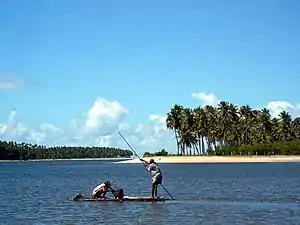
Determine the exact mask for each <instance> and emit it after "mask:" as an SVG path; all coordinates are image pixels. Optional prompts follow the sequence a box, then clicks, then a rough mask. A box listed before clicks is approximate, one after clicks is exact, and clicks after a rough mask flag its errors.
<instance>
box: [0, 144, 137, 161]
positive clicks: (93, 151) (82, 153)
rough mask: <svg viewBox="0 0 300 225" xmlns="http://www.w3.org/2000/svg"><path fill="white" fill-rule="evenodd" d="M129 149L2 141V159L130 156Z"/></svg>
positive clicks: (0, 157) (0, 155)
mask: <svg viewBox="0 0 300 225" xmlns="http://www.w3.org/2000/svg"><path fill="white" fill-rule="evenodd" d="M132 155H133V153H132V152H131V151H129V150H123V149H119V148H109V147H67V146H60V147H46V146H43V145H32V144H28V143H24V142H23V143H16V142H12V141H11V142H6V141H0V160H40V159H87V158H129V157H131V156H132Z"/></svg>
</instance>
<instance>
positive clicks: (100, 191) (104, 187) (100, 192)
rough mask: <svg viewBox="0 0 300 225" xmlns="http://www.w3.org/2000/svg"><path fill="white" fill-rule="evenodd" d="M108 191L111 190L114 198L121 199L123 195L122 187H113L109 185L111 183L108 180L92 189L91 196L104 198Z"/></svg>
mask: <svg viewBox="0 0 300 225" xmlns="http://www.w3.org/2000/svg"><path fill="white" fill-rule="evenodd" d="M109 191H111V192H112V194H113V195H114V197H115V199H119V200H122V199H123V198H124V196H125V194H124V190H123V189H122V188H116V189H113V188H112V187H111V183H110V182H109V181H106V182H104V183H102V184H100V185H98V186H97V187H96V188H95V189H94V190H93V198H105V195H106V193H107V192H109Z"/></svg>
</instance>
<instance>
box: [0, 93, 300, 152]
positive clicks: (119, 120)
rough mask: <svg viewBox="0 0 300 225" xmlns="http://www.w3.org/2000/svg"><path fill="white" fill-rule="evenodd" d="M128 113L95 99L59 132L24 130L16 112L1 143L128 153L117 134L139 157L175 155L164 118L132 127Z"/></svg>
mask: <svg viewBox="0 0 300 225" xmlns="http://www.w3.org/2000/svg"><path fill="white" fill-rule="evenodd" d="M192 97H193V98H197V99H199V100H201V101H202V104H203V106H204V105H216V104H217V103H218V102H219V100H218V98H217V97H216V96H215V95H214V94H213V93H208V94H206V93H204V92H200V93H193V94H192ZM200 104H201V103H200ZM170 107H171V106H170ZM265 107H266V108H269V109H270V110H271V113H272V115H277V114H278V112H280V111H282V110H286V111H288V112H290V113H291V114H292V115H294V116H300V105H299V104H298V105H297V104H291V103H288V102H284V101H272V102H269V103H267V104H266V106H265ZM128 113H129V110H128V109H126V107H124V106H123V105H122V104H121V103H120V102H117V101H109V100H107V99H103V98H97V99H96V100H95V102H94V103H93V105H92V106H91V108H90V109H89V110H87V113H86V114H85V115H84V116H83V118H76V119H71V120H70V123H69V127H65V128H64V129H61V128H59V127H55V126H54V125H52V124H39V125H38V126H37V127H34V128H29V127H26V126H25V125H24V124H22V123H21V122H20V119H19V117H18V114H17V111H15V110H14V111H12V112H11V113H10V115H9V117H8V119H7V121H5V122H4V121H0V139H1V140H13V141H17V142H22V141H24V142H30V143H33V144H43V145H47V146H53V145H73V146H74V145H77V146H79V145H81V146H89V145H96V146H114V147H120V148H126V149H129V147H128V146H127V145H126V143H125V142H124V141H123V139H122V138H121V137H120V136H119V134H118V133H117V131H118V130H119V131H121V132H122V134H123V135H124V137H125V138H126V140H127V141H128V142H129V143H130V145H131V146H132V147H133V148H134V149H135V150H136V151H137V152H138V153H139V154H142V153H143V152H145V151H150V152H154V151H158V150H160V149H162V148H165V149H166V150H167V151H169V152H174V153H175V152H176V143H175V139H174V134H173V132H172V131H169V130H167V129H166V126H165V123H166V114H165V115H157V114H150V115H149V118H148V121H146V122H145V123H143V124H136V125H134V124H129V123H127V122H126V121H125V119H126V118H125V117H126V115H127V114H128ZM166 113H167V112H166ZM1 122H2V123H1ZM3 122H4V123H3Z"/></svg>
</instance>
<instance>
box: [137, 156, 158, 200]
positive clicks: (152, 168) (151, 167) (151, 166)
mask: <svg viewBox="0 0 300 225" xmlns="http://www.w3.org/2000/svg"><path fill="white" fill-rule="evenodd" d="M141 161H142V162H144V163H145V164H144V166H145V167H146V169H147V171H149V172H150V173H151V176H152V188H151V195H152V198H157V186H158V185H159V184H162V179H163V175H162V172H161V170H160V168H159V166H158V165H157V163H156V162H155V161H154V159H150V161H149V162H147V161H145V160H144V159H141Z"/></svg>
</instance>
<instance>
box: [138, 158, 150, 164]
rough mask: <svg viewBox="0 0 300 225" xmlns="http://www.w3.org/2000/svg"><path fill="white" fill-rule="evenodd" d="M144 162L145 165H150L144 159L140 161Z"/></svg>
mask: <svg viewBox="0 0 300 225" xmlns="http://www.w3.org/2000/svg"><path fill="white" fill-rule="evenodd" d="M140 160H141V161H142V162H144V163H146V164H148V165H149V164H150V163H149V162H147V161H146V160H144V159H140Z"/></svg>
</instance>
